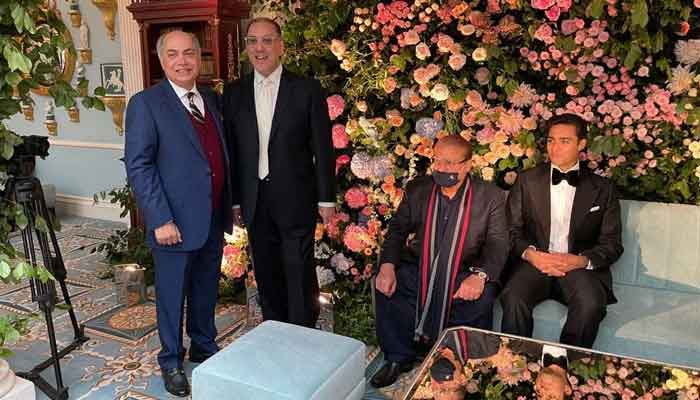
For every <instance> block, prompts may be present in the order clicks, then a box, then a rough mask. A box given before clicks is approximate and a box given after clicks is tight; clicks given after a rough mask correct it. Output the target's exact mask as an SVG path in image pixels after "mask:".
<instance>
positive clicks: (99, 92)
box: [95, 86, 105, 96]
mask: <svg viewBox="0 0 700 400" xmlns="http://www.w3.org/2000/svg"><path fill="white" fill-rule="evenodd" d="M104 95H105V88H103V87H102V86H98V87H96V88H95V96H104Z"/></svg>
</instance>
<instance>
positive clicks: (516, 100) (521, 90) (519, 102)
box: [508, 83, 537, 108]
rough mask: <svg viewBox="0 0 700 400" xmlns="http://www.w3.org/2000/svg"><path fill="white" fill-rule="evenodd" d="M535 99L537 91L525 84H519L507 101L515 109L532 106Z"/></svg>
mask: <svg viewBox="0 0 700 400" xmlns="http://www.w3.org/2000/svg"><path fill="white" fill-rule="evenodd" d="M536 99H537V91H535V89H533V88H532V87H530V85H528V84H527V83H521V84H520V85H519V86H518V88H517V89H515V91H514V92H513V94H511V95H510V97H509V98H508V101H510V103H511V104H513V105H514V106H515V107H518V108H522V107H527V106H529V105H530V104H532V103H533V102H534V101H535V100H536Z"/></svg>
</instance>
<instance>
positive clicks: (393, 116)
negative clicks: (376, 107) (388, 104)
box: [386, 110, 403, 128]
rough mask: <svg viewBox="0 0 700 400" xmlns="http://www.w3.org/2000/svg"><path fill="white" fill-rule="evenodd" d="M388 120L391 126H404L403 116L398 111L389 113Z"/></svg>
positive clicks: (387, 114) (387, 113)
mask: <svg viewBox="0 0 700 400" xmlns="http://www.w3.org/2000/svg"><path fill="white" fill-rule="evenodd" d="M386 120H387V122H389V125H391V126H393V127H396V128H398V127H399V126H401V125H403V116H401V112H399V111H398V110H389V111H387V112H386Z"/></svg>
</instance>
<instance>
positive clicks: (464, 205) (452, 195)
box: [372, 135, 509, 387]
mask: <svg viewBox="0 0 700 400" xmlns="http://www.w3.org/2000/svg"><path fill="white" fill-rule="evenodd" d="M434 154H435V155H434V159H433V164H432V168H433V173H432V176H424V177H420V178H416V179H415V180H413V181H411V182H410V183H409V184H408V186H407V188H406V193H405V196H404V199H403V201H402V202H401V204H400V205H399V208H398V210H397V213H396V215H394V217H393V218H392V219H391V222H390V223H389V231H388V234H387V236H386V238H385V241H384V245H383V248H382V253H381V262H380V269H379V273H378V275H377V278H376V289H377V290H376V312H377V315H376V321H377V322H376V324H377V336H378V338H379V344H380V346H381V348H382V351H383V352H384V355H385V360H386V361H387V362H386V364H385V365H384V366H383V367H382V369H381V370H380V371H379V372H378V373H377V374H376V375H375V376H374V378H373V379H372V385H374V386H375V387H384V386H387V385H390V384H392V383H393V382H395V381H396V379H397V377H398V375H399V374H400V373H401V372H405V371H408V370H410V368H411V367H412V362H413V360H414V358H415V355H416V349H415V342H416V341H420V342H422V343H430V342H432V341H434V340H436V339H437V337H438V335H439V334H440V332H441V331H442V330H443V329H444V328H445V327H449V326H456V325H468V326H474V327H478V328H484V329H491V326H492V320H493V303H494V300H495V296H496V288H497V283H498V279H499V276H500V274H501V270H502V269H503V265H504V264H505V261H506V258H507V256H508V246H509V242H508V228H507V224H506V217H505V196H504V193H503V192H502V191H501V190H500V189H499V188H498V187H496V186H495V185H493V184H490V183H485V182H483V181H480V180H478V179H475V178H470V177H469V171H470V170H471V154H472V149H471V146H470V144H469V142H467V141H466V140H464V139H463V138H462V137H461V136H458V135H451V136H447V137H444V138H442V139H440V140H439V141H438V142H437V143H436V145H435V148H434ZM412 234H413V235H415V238H414V239H413V240H411V241H410V242H409V243H408V244H406V241H407V239H408V238H409V235H412Z"/></svg>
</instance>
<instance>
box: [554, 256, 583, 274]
mask: <svg viewBox="0 0 700 400" xmlns="http://www.w3.org/2000/svg"><path fill="white" fill-rule="evenodd" d="M551 255H552V256H553V257H554V258H555V259H556V260H557V262H559V263H560V264H562V265H563V266H562V267H561V268H559V269H560V270H561V271H563V272H565V273H568V272H570V271H573V270H575V269H579V268H586V266H587V265H588V258H587V257H585V256H577V255H575V254H569V253H552V254H551Z"/></svg>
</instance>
